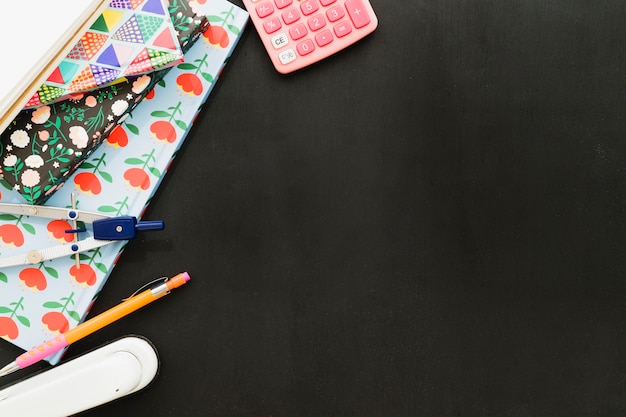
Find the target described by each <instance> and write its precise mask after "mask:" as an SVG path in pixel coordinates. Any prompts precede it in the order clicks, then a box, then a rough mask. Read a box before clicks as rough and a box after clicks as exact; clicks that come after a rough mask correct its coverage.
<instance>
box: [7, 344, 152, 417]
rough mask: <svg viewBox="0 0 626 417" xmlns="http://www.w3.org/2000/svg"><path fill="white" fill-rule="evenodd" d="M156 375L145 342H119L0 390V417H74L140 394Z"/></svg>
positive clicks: (150, 351)
mask: <svg viewBox="0 0 626 417" xmlns="http://www.w3.org/2000/svg"><path fill="white" fill-rule="evenodd" d="M158 370H159V358H158V356H157V351H156V349H155V347H154V346H153V345H152V344H151V343H150V342H149V341H148V340H147V339H145V338H142V337H138V336H127V337H123V338H120V339H118V340H115V341H113V342H111V343H107V344H105V345H104V346H101V347H99V348H97V349H95V350H93V351H91V352H89V353H86V354H84V355H81V356H79V357H77V358H75V359H72V360H70V361H68V362H66V363H64V364H61V365H59V366H58V367H54V368H52V369H49V370H46V371H44V372H40V373H37V374H35V375H33V376H30V377H28V378H26V379H24V380H21V381H19V382H17V383H15V384H13V385H10V386H8V387H5V388H3V389H2V390H0V415H2V416H46V417H65V416H69V415H74V414H76V413H79V412H81V411H85V410H89V409H91V408H94V407H97V406H99V405H102V404H105V403H108V402H111V401H114V400H117V399H119V398H122V397H125V396H127V395H129V394H132V393H135V392H137V391H140V390H142V389H144V388H145V387H147V386H148V385H149V384H150V383H151V382H152V381H153V380H154V378H156V376H157V373H158Z"/></svg>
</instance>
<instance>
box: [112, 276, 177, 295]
mask: <svg viewBox="0 0 626 417" xmlns="http://www.w3.org/2000/svg"><path fill="white" fill-rule="evenodd" d="M168 279H169V278H168V277H161V278H157V279H153V280H152V281H150V282H148V283H147V284H144V285H142V286H141V287H139V288H137V289H136V290H135V292H134V293H132V294H131V295H130V296H128V297H126V298H122V301H126V300H128V299H130V298H133V297H134V296H136V295H137V294H139V293H140V292H141V291H143V290H145V289H146V288H149V287H151V286H152V285H154V284H155V283H157V282H158V283H163V282H167V280H168Z"/></svg>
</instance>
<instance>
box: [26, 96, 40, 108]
mask: <svg viewBox="0 0 626 417" xmlns="http://www.w3.org/2000/svg"><path fill="white" fill-rule="evenodd" d="M41 104H42V103H41V100H39V94H37V93H35V94H33V96H32V97H31V98H30V100H28V103H26V107H36V106H40V105H41Z"/></svg>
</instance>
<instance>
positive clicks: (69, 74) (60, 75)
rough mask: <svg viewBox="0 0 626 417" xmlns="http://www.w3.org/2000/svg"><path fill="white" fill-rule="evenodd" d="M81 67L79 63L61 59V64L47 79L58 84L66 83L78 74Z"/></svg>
mask: <svg viewBox="0 0 626 417" xmlns="http://www.w3.org/2000/svg"><path fill="white" fill-rule="evenodd" d="M79 67H80V66H79V65H78V64H74V63H72V62H69V61H61V63H60V64H59V66H58V67H57V68H56V69H55V70H54V71H53V72H52V74H50V76H49V77H48V79H47V80H46V81H50V82H52V83H56V84H66V83H68V82H69V81H70V80H71V79H72V78H73V77H74V75H76V72H77V71H78V68H79Z"/></svg>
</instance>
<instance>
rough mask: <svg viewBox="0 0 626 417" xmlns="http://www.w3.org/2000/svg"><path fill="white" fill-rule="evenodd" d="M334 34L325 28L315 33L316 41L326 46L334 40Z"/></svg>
mask: <svg viewBox="0 0 626 417" xmlns="http://www.w3.org/2000/svg"><path fill="white" fill-rule="evenodd" d="M333 39H334V38H333V34H332V33H330V30H323V31H321V32H320V33H318V34H317V35H315V42H316V43H317V44H318V45H319V46H326V45H328V44H329V43H331V42H332V41H333Z"/></svg>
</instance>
